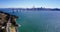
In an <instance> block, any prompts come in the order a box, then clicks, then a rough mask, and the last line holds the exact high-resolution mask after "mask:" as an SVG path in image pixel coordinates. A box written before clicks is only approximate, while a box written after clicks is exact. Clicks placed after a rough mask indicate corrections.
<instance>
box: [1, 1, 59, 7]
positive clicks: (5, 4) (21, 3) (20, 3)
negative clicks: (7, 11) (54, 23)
mask: <svg viewBox="0 0 60 32" xmlns="http://www.w3.org/2000/svg"><path fill="white" fill-rule="evenodd" d="M33 6H35V7H45V8H60V0H0V8H32V7H33Z"/></svg>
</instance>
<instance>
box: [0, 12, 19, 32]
mask: <svg viewBox="0 0 60 32" xmlns="http://www.w3.org/2000/svg"><path fill="white" fill-rule="evenodd" d="M16 18H18V17H17V16H15V15H10V14H8V13H4V12H0V32H17V26H18V25H17V24H16ZM7 23H8V24H7ZM9 24H10V25H9ZM8 30H9V31H8Z"/></svg>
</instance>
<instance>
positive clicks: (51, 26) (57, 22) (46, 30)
mask: <svg viewBox="0 0 60 32" xmlns="http://www.w3.org/2000/svg"><path fill="white" fill-rule="evenodd" d="M10 11H11V10H10ZM5 12H7V13H10V14H14V15H17V16H19V18H18V19H17V23H18V24H20V25H21V27H18V32H60V11H26V10H25V11H17V12H16V11H15V13H11V12H8V10H6V11H5Z"/></svg>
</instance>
